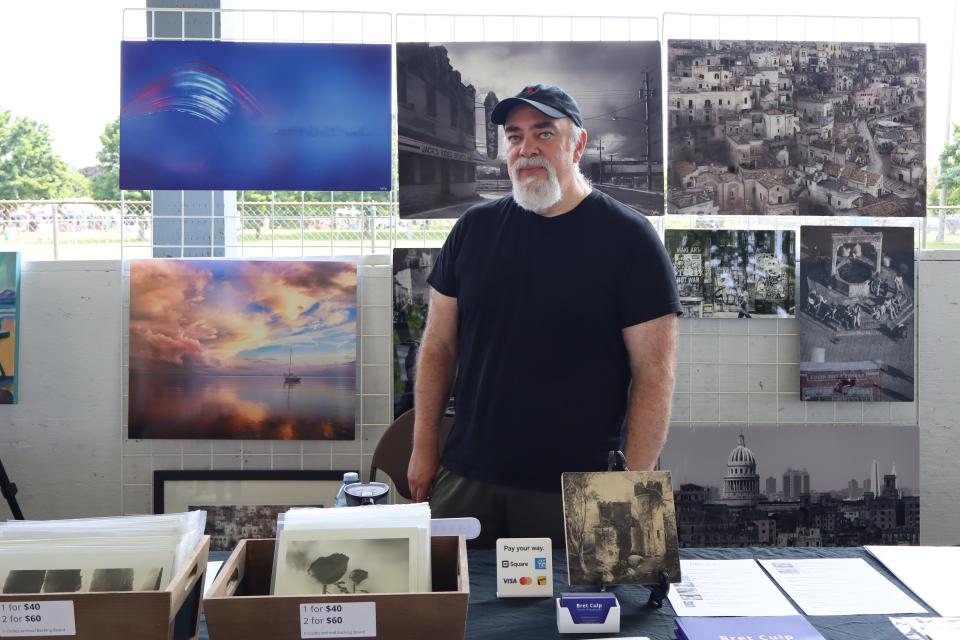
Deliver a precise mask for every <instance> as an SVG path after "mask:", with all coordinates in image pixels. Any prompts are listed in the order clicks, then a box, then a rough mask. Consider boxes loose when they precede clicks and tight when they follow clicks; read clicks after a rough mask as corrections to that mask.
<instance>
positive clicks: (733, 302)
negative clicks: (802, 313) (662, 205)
mask: <svg viewBox="0 0 960 640" xmlns="http://www.w3.org/2000/svg"><path fill="white" fill-rule="evenodd" d="M795 235H796V234H794V232H793V231H721V230H694V229H667V230H666V231H665V233H664V243H665V244H666V247H667V253H668V254H669V255H670V259H671V260H672V261H673V269H674V272H675V274H676V278H677V290H678V291H679V292H680V303H681V304H682V305H683V315H684V316H685V317H688V318H765V317H766V318H789V317H791V316H793V314H794V311H795V308H796V277H795V270H796V267H795V263H796V247H795Z"/></svg>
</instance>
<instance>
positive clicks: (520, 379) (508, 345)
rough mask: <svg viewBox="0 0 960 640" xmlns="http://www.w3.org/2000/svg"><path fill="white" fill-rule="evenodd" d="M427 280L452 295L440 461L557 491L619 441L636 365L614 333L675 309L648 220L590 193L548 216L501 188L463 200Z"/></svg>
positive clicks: (671, 283)
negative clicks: (451, 348) (448, 404)
mask: <svg viewBox="0 0 960 640" xmlns="http://www.w3.org/2000/svg"><path fill="white" fill-rule="evenodd" d="M428 282H429V283H430V285H431V286H432V287H433V288H434V289H436V290H437V291H439V292H440V293H442V294H444V295H447V296H452V297H455V298H457V305H458V313H459V317H458V322H457V330H458V351H459V370H458V373H457V380H456V387H455V391H456V396H457V416H456V420H455V422H454V426H453V429H452V431H451V433H450V437H449V438H448V440H447V442H446V445H445V447H444V450H443V456H442V464H443V466H444V467H445V468H447V469H449V470H450V471H451V472H453V473H456V474H458V475H462V476H464V477H467V478H473V479H476V480H482V481H485V482H494V483H498V484H503V485H509V486H516V487H528V488H535V489H544V490H550V491H559V489H560V474H561V473H562V472H564V471H598V470H604V469H606V464H607V452H608V451H610V450H611V449H616V448H619V447H620V441H621V434H620V432H621V428H622V426H623V422H624V418H625V415H626V407H627V400H628V396H627V391H628V388H629V384H630V366H629V360H628V355H627V350H626V346H625V345H624V342H623V334H622V330H623V329H624V328H625V327H629V326H632V325H635V324H639V323H641V322H645V321H647V320H652V319H654V318H659V317H661V316H664V315H668V314H671V313H679V312H681V306H680V300H679V297H678V295H677V289H676V282H675V279H674V274H673V267H672V265H671V263H670V259H669V257H668V256H667V253H666V250H665V249H664V247H663V244H662V243H661V242H660V238H659V237H658V236H657V233H656V230H655V229H654V228H653V226H652V225H651V224H650V223H649V222H648V221H647V220H646V219H645V218H644V217H643V216H641V215H640V214H639V213H637V212H636V211H634V210H633V209H630V208H629V207H626V206H624V205H623V204H621V203H619V202H617V201H616V200H614V199H612V198H610V197H609V196H607V195H605V194H603V193H601V192H599V191H597V190H593V191H592V192H591V193H590V194H589V195H588V196H587V197H586V199H584V200H583V202H581V203H580V204H579V205H578V206H577V207H576V208H575V209H573V210H571V211H569V212H567V213H565V214H563V215H560V216H555V217H550V218H548V217H544V216H540V215H537V214H535V213H533V212H531V211H527V210H526V209H523V208H522V207H520V206H519V205H517V204H516V202H515V201H514V200H513V198H512V197H510V196H507V197H505V198H501V199H499V200H495V201H492V202H489V203H483V204H480V205H476V206H474V207H471V208H470V209H469V210H468V211H467V212H466V213H465V214H464V215H463V217H462V218H460V220H459V221H458V222H457V224H456V225H455V226H454V228H453V230H452V231H451V232H450V235H449V237H448V238H447V240H446V242H445V243H444V245H443V249H442V250H441V251H440V254H439V255H438V257H437V260H436V263H435V265H434V268H433V272H432V273H431V274H430V277H429V278H428Z"/></svg>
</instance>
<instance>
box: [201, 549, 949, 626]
mask: <svg viewBox="0 0 960 640" xmlns="http://www.w3.org/2000/svg"><path fill="white" fill-rule="evenodd" d="M227 555H228V554H227V553H224V552H219V553H211V554H210V559H211V560H225V559H226V557H227ZM469 556H470V558H469V569H470V609H469V613H468V614H467V633H466V638H467V640H503V639H505V638H506V639H508V640H540V639H542V638H559V637H566V638H576V637H577V636H575V635H574V636H571V635H565V636H561V635H560V634H559V633H557V624H556V613H555V605H554V601H553V600H552V599H550V598H541V599H526V598H519V599H498V598H497V596H496V591H497V588H496V566H495V562H496V552H495V551H493V550H483V551H476V550H475V551H470V552H469ZM680 557H681V558H709V559H734V558H864V559H865V560H866V561H867V562H868V563H869V564H870V565H871V566H873V567H875V568H876V569H877V570H878V571H880V573H881V574H883V575H884V576H885V577H886V578H887V579H889V580H890V581H891V582H893V583H894V584H896V585H897V586H898V587H900V588H901V589H903V591H905V592H907V593H910V592H909V590H908V589H906V588H905V587H904V586H903V584H901V583H900V581H898V580H897V579H896V578H895V577H893V575H892V574H891V573H890V572H889V571H887V570H886V569H885V568H884V567H883V565H881V564H880V563H879V562H877V561H876V560H875V559H874V558H873V556H871V555H870V554H868V553H867V552H866V551H865V550H864V549H862V548H858V547H850V548H829V549H785V548H748V549H682V550H681V551H680ZM553 567H554V584H555V585H556V592H557V594H559V593H560V592H561V591H564V590H567V562H566V557H565V555H564V553H563V552H562V551H555V552H554V555H553ZM577 590H581V591H582V590H583V589H582V588H578V589H577ZM611 591H613V593H615V594H617V599H618V600H619V601H620V607H621V621H620V630H621V631H620V633H619V634H616V635H614V636H609V637H618V636H619V637H627V636H648V637H649V638H651V640H674V639H675V638H676V635H675V633H674V628H675V624H674V616H675V613H674V611H673V607H671V606H670V603H669V601H667V600H664V603H663V608H662V609H653V608H650V607H648V606H647V605H646V602H647V598H648V597H649V594H650V592H649V591H648V590H647V589H646V588H644V587H614V588H613V589H611ZM921 604H922V603H921ZM927 615H936V614H934V613H932V612H931V613H930V614H927ZM807 619H808V620H809V621H810V623H811V624H813V626H814V627H816V628H817V630H818V631H820V633H821V634H822V635H823V637H824V638H825V639H826V640H903V635H902V634H901V633H900V632H899V631H897V630H896V629H895V628H894V626H893V625H892V624H890V621H889V619H888V616H881V615H862V616H810V617H808V618H807ZM200 637H201V638H202V639H203V640H206V639H207V635H206V626H205V625H204V624H202V623H201V634H200ZM263 640H269V639H268V638H264V639H263ZM425 640H426V639H425Z"/></svg>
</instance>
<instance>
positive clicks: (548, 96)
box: [490, 84, 583, 127]
mask: <svg viewBox="0 0 960 640" xmlns="http://www.w3.org/2000/svg"><path fill="white" fill-rule="evenodd" d="M519 104H528V105H530V106H531V107H533V108H534V109H536V110H537V111H540V112H541V113H543V114H545V115H548V116H550V117H551V118H570V119H571V120H573V123H574V124H575V125H577V126H578V127H583V117H582V116H581V115H580V107H578V106H577V102H576V100H574V99H573V98H572V97H570V94H569V93H567V92H566V91H564V90H563V89H561V88H560V87H557V86H554V85H552V84H532V85H530V86H528V87H524V88H523V89H521V90H520V93H518V94H517V95H515V96H513V97H512V98H507V99H506V100H501V101H500V103H499V104H497V106H496V107H494V109H493V113H492V114H491V115H490V122H492V123H493V124H504V123H505V122H506V121H507V114H508V113H510V109H513V108H514V107H515V106H517V105H519Z"/></svg>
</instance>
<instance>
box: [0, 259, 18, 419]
mask: <svg viewBox="0 0 960 640" xmlns="http://www.w3.org/2000/svg"><path fill="white" fill-rule="evenodd" d="M19 331H20V254H19V253H17V252H14V251H4V252H0V404H16V403H17V402H18V401H19V399H20V397H19V393H18V386H19V385H18V378H17V375H18V369H17V367H18V365H19V351H20V335H19Z"/></svg>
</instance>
